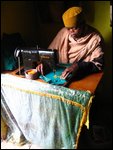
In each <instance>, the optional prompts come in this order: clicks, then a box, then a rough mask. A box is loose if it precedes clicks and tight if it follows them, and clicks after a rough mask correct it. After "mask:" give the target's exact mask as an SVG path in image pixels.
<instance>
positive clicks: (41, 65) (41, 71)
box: [36, 63, 44, 75]
mask: <svg viewBox="0 0 113 150" xmlns="http://www.w3.org/2000/svg"><path fill="white" fill-rule="evenodd" d="M36 69H37V71H39V72H40V73H41V74H42V75H44V72H43V64H42V63H41V64H39V65H38V66H37V67H36Z"/></svg>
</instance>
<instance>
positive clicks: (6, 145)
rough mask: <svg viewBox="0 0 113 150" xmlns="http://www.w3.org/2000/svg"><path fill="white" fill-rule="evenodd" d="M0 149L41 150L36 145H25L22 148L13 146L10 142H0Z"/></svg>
mask: <svg viewBox="0 0 113 150" xmlns="http://www.w3.org/2000/svg"><path fill="white" fill-rule="evenodd" d="M1 149H41V148H40V147H38V146H37V145H31V144H25V145H23V146H18V145H15V144H13V143H11V142H7V141H5V140H4V141H1Z"/></svg>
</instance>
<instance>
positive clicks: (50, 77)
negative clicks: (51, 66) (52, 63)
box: [39, 64, 70, 85]
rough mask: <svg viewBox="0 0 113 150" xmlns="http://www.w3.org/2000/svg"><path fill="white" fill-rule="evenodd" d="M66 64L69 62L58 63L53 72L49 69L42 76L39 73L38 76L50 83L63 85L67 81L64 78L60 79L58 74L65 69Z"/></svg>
mask: <svg viewBox="0 0 113 150" xmlns="http://www.w3.org/2000/svg"><path fill="white" fill-rule="evenodd" d="M68 66H70V64H59V66H57V67H56V72H55V74H54V72H53V71H51V72H49V73H48V74H46V75H44V76H43V75H40V76H39V78H40V79H42V80H44V81H45V82H48V83H50V84H54V85H63V84H64V83H66V82H67V81H66V80H65V79H61V78H60V76H61V74H62V72H63V71H64V70H65V69H66V67H68Z"/></svg>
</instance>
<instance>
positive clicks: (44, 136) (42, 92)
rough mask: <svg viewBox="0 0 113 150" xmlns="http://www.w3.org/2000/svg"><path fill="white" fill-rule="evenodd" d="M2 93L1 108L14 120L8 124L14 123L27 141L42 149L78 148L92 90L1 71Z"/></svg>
mask: <svg viewBox="0 0 113 150" xmlns="http://www.w3.org/2000/svg"><path fill="white" fill-rule="evenodd" d="M1 95H2V98H1V99H2V107H3V108H5V110H7V111H6V113H7V115H8V116H10V120H13V121H12V124H9V126H11V127H12V125H14V126H15V125H16V124H17V128H18V127H19V128H20V130H21V132H22V133H23V135H24V136H25V138H26V139H27V140H28V141H30V142H31V143H34V144H37V145H38V146H39V147H40V148H41V149H75V148H76V147H77V137H78V136H79V130H80V128H81V127H82V125H83V124H82V119H83V116H84V112H85V110H86V108H87V107H88V104H89V100H90V98H91V93H89V92H87V91H81V90H72V89H69V88H66V87H63V86H57V85H51V84H46V83H42V82H38V81H35V80H28V79H26V78H19V77H16V76H13V75H8V74H2V75H1ZM5 103H6V104H7V106H8V107H9V109H10V110H11V112H8V109H7V107H5V106H6V105H5ZM11 113H12V115H13V117H12V115H11ZM15 120H16V123H15ZM8 122H11V121H9V120H8V119H7V123H8ZM14 131H15V130H14ZM14 131H13V132H14Z"/></svg>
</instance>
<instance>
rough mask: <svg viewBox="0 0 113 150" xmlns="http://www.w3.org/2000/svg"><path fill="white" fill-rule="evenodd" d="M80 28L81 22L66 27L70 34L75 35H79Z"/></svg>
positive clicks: (81, 26)
mask: <svg viewBox="0 0 113 150" xmlns="http://www.w3.org/2000/svg"><path fill="white" fill-rule="evenodd" d="M82 29H83V24H79V25H77V26H76V27H72V28H68V30H69V32H70V34H72V35H74V36H75V37H80V35H81V32H82Z"/></svg>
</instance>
